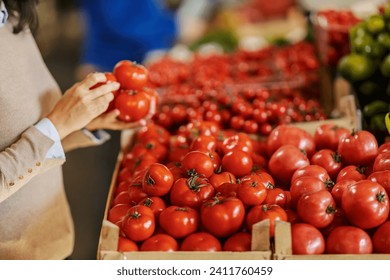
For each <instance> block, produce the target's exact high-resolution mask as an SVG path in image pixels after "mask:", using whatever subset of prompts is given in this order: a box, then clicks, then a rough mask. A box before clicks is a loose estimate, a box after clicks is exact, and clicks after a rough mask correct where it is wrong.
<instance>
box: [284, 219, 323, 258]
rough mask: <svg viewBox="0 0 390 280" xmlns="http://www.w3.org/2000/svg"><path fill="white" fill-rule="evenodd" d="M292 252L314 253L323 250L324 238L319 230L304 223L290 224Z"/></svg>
mask: <svg viewBox="0 0 390 280" xmlns="http://www.w3.org/2000/svg"><path fill="white" fill-rule="evenodd" d="M291 241H292V252H293V254H295V255H316V254H323V253H324V252H325V240H324V237H323V236H322V234H321V232H320V231H319V230H318V229H317V228H315V227H314V226H312V225H310V224H306V223H295V224H292V225H291Z"/></svg>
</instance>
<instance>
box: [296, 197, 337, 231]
mask: <svg viewBox="0 0 390 280" xmlns="http://www.w3.org/2000/svg"><path fill="white" fill-rule="evenodd" d="M297 212H298V215H299V217H300V218H301V219H302V221H303V222H305V223H308V224H311V225H313V226H315V227H316V228H324V227H326V226H328V225H329V224H330V223H331V222H332V221H333V219H334V214H335V212H336V203H335V202H334V200H333V197H332V195H331V194H330V192H329V191H327V190H325V191H317V192H312V193H308V194H305V195H303V196H301V198H300V199H299V200H298V204H297Z"/></svg>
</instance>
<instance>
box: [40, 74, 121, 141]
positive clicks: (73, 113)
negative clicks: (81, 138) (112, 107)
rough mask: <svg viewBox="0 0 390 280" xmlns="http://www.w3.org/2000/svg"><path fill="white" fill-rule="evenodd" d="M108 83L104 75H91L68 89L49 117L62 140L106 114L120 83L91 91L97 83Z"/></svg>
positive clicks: (108, 84) (109, 84) (105, 85)
mask: <svg viewBox="0 0 390 280" xmlns="http://www.w3.org/2000/svg"><path fill="white" fill-rule="evenodd" d="M104 82H106V76H105V75H104V74H103V73H92V74H89V75H88V76H87V77H86V78H85V79H84V80H83V81H81V82H79V83H76V84H75V85H73V86H72V87H71V88H70V89H68V90H67V91H66V92H65V94H64V95H63V97H62V98H61V99H60V100H59V101H58V103H57V104H56V105H55V107H54V109H53V110H52V112H51V113H50V114H49V115H48V116H47V117H48V119H49V120H50V121H51V122H52V123H53V125H54V126H55V127H56V129H57V131H58V134H59V135H60V138H61V139H63V138H65V137H66V136H67V135H69V134H70V133H72V132H74V131H76V130H79V129H82V128H83V127H85V126H87V124H89V123H90V122H91V121H92V120H94V119H95V118H96V117H98V116H99V115H101V114H102V113H103V112H105V111H106V110H107V108H108V104H109V103H110V101H112V100H113V99H114V95H113V94H112V92H113V91H116V90H118V89H119V86H120V85H119V83H115V82H114V83H107V84H104V85H102V86H99V87H97V88H95V89H91V87H93V86H94V85H96V84H97V83H104Z"/></svg>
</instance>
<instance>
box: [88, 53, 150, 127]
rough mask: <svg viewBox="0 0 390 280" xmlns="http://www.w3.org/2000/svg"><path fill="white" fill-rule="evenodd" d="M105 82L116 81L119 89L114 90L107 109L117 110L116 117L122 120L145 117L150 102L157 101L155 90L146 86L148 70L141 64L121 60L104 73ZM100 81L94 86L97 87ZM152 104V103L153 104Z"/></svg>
mask: <svg viewBox="0 0 390 280" xmlns="http://www.w3.org/2000/svg"><path fill="white" fill-rule="evenodd" d="M105 75H106V78H107V81H106V83H107V82H118V83H119V84H120V89H119V90H118V91H116V92H114V93H113V94H114V100H113V101H111V103H110V104H109V107H108V109H107V111H111V110H113V109H118V110H119V115H118V119H120V120H121V121H124V122H136V121H139V120H140V119H143V118H145V117H146V116H147V115H148V113H149V112H150V108H151V106H152V103H153V102H154V103H157V99H158V94H157V92H156V91H155V90H154V89H152V88H148V87H147V83H148V70H147V69H146V68H145V67H144V66H143V65H141V64H138V63H136V62H132V61H129V60H121V61H119V62H118V63H117V64H116V65H115V66H114V69H113V71H112V73H111V72H106V73H105ZM100 85H102V83H100V84H97V85H96V86H94V87H98V86H100ZM153 106H154V105H153Z"/></svg>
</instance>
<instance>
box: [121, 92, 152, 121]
mask: <svg viewBox="0 0 390 280" xmlns="http://www.w3.org/2000/svg"><path fill="white" fill-rule="evenodd" d="M115 108H116V109H118V110H119V116H118V118H119V119H120V120H121V121H124V122H136V121H139V120H140V119H142V118H145V117H146V116H147V114H148V113H149V109H150V99H149V97H148V96H147V94H146V93H145V92H143V91H142V90H139V91H135V90H123V91H121V92H120V93H119V94H118V96H117V97H116V98H115Z"/></svg>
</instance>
